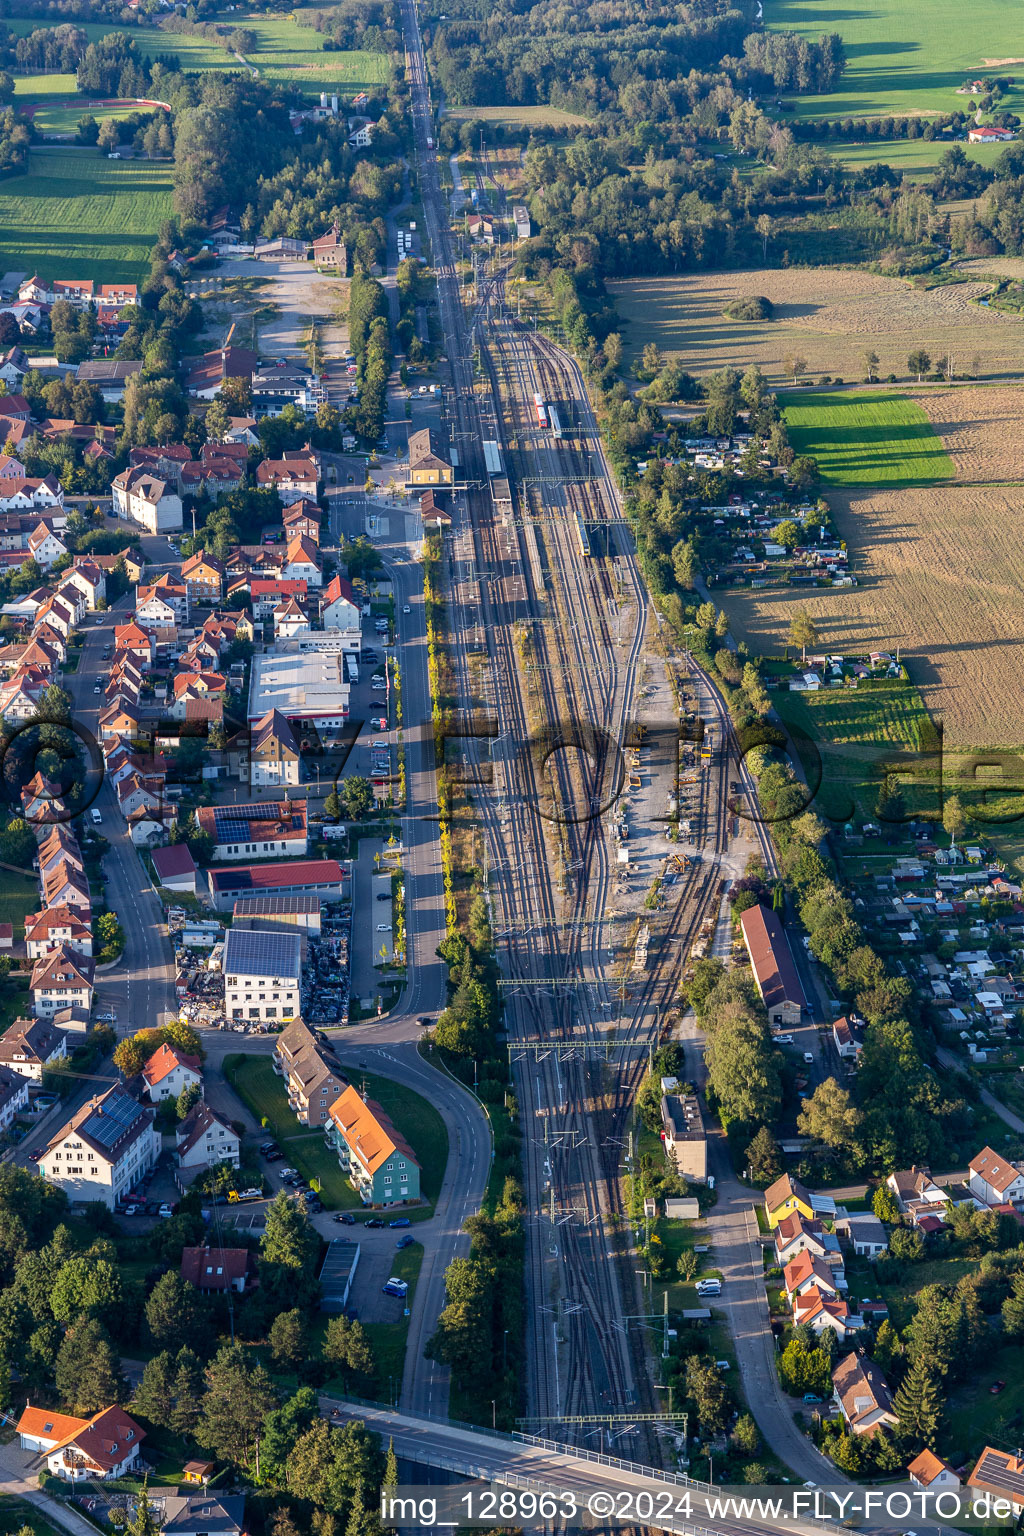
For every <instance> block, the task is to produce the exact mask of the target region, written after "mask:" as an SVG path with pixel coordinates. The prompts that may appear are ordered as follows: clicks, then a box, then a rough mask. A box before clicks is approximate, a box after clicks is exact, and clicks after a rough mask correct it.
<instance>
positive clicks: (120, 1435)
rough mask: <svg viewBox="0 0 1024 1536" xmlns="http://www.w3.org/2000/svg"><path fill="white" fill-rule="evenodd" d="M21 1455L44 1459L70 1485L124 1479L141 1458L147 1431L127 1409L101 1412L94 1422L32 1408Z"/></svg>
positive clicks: (22, 1423)
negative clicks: (31, 1453) (29, 1453)
mask: <svg viewBox="0 0 1024 1536" xmlns="http://www.w3.org/2000/svg"><path fill="white" fill-rule="evenodd" d="M18 1435H19V1437H20V1440H21V1447H22V1450H25V1451H36V1452H41V1453H43V1454H45V1456H46V1467H47V1471H48V1472H50V1473H51V1474H52V1475H53V1476H54V1477H62V1478H63V1479H64V1480H65V1482H69V1483H78V1482H87V1481H89V1480H91V1479H93V1478H104V1479H105V1478H113V1477H124V1475H125V1473H126V1472H129V1471H130V1470H131V1468H132V1467H133V1466H134V1465H135V1463H136V1461H137V1460H138V1457H139V1446H140V1444H141V1442H142V1441H143V1440H144V1439H145V1438H146V1431H145V1430H144V1429H142V1428H141V1427H140V1426H139V1425H138V1424H136V1422H135V1420H134V1419H133V1418H130V1417H129V1415H128V1414H127V1413H125V1411H124V1409H123V1408H119V1407H118V1406H117V1405H116V1404H114V1405H113V1406H112V1407H110V1408H101V1409H100V1411H99V1413H94V1414H93V1415H92V1417H91V1418H89V1419H80V1418H78V1417H76V1416H75V1415H73V1414H70V1413H55V1412H54V1411H53V1409H52V1408H33V1407H32V1406H31V1405H29V1406H27V1407H26V1408H25V1410H24V1412H23V1413H22V1415H21V1418H20V1419H19V1420H18Z"/></svg>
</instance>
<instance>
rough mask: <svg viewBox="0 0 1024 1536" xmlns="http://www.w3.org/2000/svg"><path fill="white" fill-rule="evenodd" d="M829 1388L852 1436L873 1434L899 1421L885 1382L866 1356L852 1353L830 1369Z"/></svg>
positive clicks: (879, 1371) (872, 1362) (873, 1363)
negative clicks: (830, 1387)
mask: <svg viewBox="0 0 1024 1536" xmlns="http://www.w3.org/2000/svg"><path fill="white" fill-rule="evenodd" d="M832 1390H833V1392H834V1394H835V1400H836V1405H837V1407H838V1408H839V1411H840V1412H841V1413H842V1416H843V1422H844V1423H845V1425H846V1428H847V1430H848V1431H849V1433H850V1434H851V1435H873V1434H874V1433H875V1432H876V1430H879V1429H881V1428H883V1427H886V1428H891V1427H892V1426H893V1425H894V1424H896V1423H898V1420H897V1417H896V1414H895V1413H894V1412H893V1408H892V1393H891V1392H890V1391H889V1385H888V1382H887V1381H886V1379H885V1377H884V1376H883V1374H882V1372H881V1370H880V1369H879V1367H878V1366H877V1365H876V1364H875V1362H874V1361H873V1360H872V1359H871V1358H870V1356H869V1355H861V1354H856V1353H854V1354H851V1355H846V1356H845V1357H844V1359H842V1360H840V1362H839V1364H838V1365H837V1366H836V1368H835V1370H834V1371H833V1372H832Z"/></svg>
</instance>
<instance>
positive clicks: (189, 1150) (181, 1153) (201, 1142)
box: [175, 1099, 240, 1168]
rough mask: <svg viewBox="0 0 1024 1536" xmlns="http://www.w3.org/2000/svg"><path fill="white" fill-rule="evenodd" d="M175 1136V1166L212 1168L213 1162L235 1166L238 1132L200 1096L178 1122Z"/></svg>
mask: <svg viewBox="0 0 1024 1536" xmlns="http://www.w3.org/2000/svg"><path fill="white" fill-rule="evenodd" d="M175 1138H176V1141H177V1156H178V1167H179V1168H213V1167H215V1166H216V1164H217V1163H230V1164H231V1166H232V1168H237V1167H238V1163H239V1150H240V1145H239V1139H238V1132H237V1131H235V1130H234V1129H233V1128H232V1126H231V1125H230V1124H229V1123H228V1121H227V1120H225V1119H223V1118H222V1117H221V1116H220V1115H217V1114H215V1113H214V1111H213V1110H212V1109H211V1108H210V1106H209V1105H208V1104H206V1103H204V1101H203V1100H202V1099H200V1100H199V1102H198V1104H193V1106H192V1108H191V1109H190V1110H189V1112H188V1114H187V1115H186V1116H185V1118H184V1120H182V1121H181V1123H180V1124H179V1126H178V1128H177V1130H176V1132H175Z"/></svg>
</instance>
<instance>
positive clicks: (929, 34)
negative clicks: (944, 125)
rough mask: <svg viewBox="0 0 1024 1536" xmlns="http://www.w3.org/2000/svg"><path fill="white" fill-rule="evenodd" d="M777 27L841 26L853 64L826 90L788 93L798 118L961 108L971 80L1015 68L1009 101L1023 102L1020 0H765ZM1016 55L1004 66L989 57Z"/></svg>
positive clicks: (814, 30)
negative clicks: (862, 1)
mask: <svg viewBox="0 0 1024 1536" xmlns="http://www.w3.org/2000/svg"><path fill="white" fill-rule="evenodd" d="M764 18H765V21H766V22H767V24H768V25H769V26H771V27H777V28H779V29H780V30H783V31H793V32H801V33H803V34H804V36H806V37H808V38H815V39H816V38H818V37H820V35H821V33H822V32H833V31H836V32H839V33H840V34H841V36H842V38H843V41H844V43H845V45H846V54H847V67H846V70H845V71H844V74H843V78H842V80H841V81H840V87H839V89H838V90H837V91H833V92H832V93H831V94H830V95H828V96H796V95H793V94H790V95H789V96H787V98H786V99H787V102H788V104H789V106H790V107H791V108H792V109H793V111H794V113H795V115H796V116H798V117H874V116H886V115H888V114H890V113H892V114H895V115H898V116H904V117H910V116H917V115H918V114H924V115H927V114H928V113H937V112H955V111H958V110H963V109H965V108H966V107H967V106H969V103H970V97H967V96H958V95H957V94H956V87H957V86H958V85H962V84H963V82H964V80H965V79H976V78H980V77H982V76H986V75H997V74H1002V75H1014V76H1016V79H1017V82H1018V84H1017V86H1016V88H1015V89H1012V90H1011V91H1009V92H1008V93H1007V95H1006V96H1005V97H1004V98H1003V103H1004V104H1005V105H1007V106H1009V107H1010V108H1011V109H1012V110H1013V111H1015V112H1020V110H1021V107H1022V106H1024V70H1021V69H1019V68H1014V66H1013V62H1012V61H1013V60H1014V59H1017V60H1020V59H1021V58H1022V57H1024V49H1022V46H1021V26H1020V7H1019V6H1018V5H1017V4H1016V0H973V3H972V4H971V5H970V6H969V7H965V6H964V4H963V3H962V0H877V3H876V4H874V5H864V6H841V7H838V8H837V7H835V6H833V5H829V4H827V3H826V0H765V6H764ZM986 59H989V60H993V61H996V60H1010V61H1011V62H1010V63H1008V64H1004V65H1001V66H999V65H997V64H996V63H994V62H993V63H991V64H986V63H985V60H986Z"/></svg>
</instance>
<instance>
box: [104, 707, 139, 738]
mask: <svg viewBox="0 0 1024 1536" xmlns="http://www.w3.org/2000/svg"><path fill="white" fill-rule="evenodd" d="M96 723H97V729H98V732H99V737H100V740H101V741H104V740H111V741H113V740H120V738H121V737H125V736H126V737H129V738H131V737H134V736H138V735H139V732H140V730H141V728H142V716H141V714H140V713H139V711H138V710H137V709H134V708H132V706H131V705H128V704H120V703H115V704H110V705H108V706H107V708H106V709H101V710H100V714H99V719H98V720H97V722H96Z"/></svg>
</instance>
